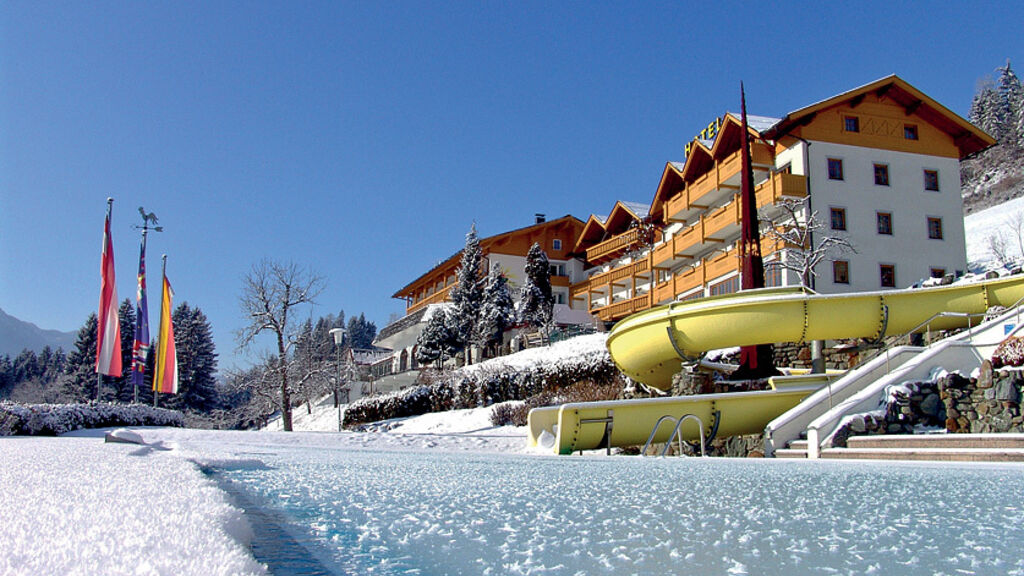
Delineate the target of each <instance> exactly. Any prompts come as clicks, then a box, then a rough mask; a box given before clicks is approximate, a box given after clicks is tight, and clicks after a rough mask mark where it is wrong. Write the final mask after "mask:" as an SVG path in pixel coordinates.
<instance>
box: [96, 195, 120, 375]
mask: <svg viewBox="0 0 1024 576" xmlns="http://www.w3.org/2000/svg"><path fill="white" fill-rule="evenodd" d="M102 275H103V280H102V282H101V283H100V312H99V318H98V324H99V325H98V327H97V333H96V373H97V374H103V375H106V376H120V375H121V324H120V322H118V318H117V286H116V285H115V283H114V245H113V243H112V242H111V240H110V205H109V204H108V206H107V219H106V223H105V225H104V228H103V272H102Z"/></svg>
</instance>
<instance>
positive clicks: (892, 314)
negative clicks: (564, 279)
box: [608, 275, 1024, 440]
mask: <svg viewBox="0 0 1024 576" xmlns="http://www.w3.org/2000/svg"><path fill="white" fill-rule="evenodd" d="M1022 298H1024V275H1018V276H1012V277H1009V278H999V279H995V280H988V281H985V282H978V283H972V284H959V285H953V286H939V287H934V288H920V289H908V290H890V291H885V292H861V293H855V294H829V295H822V294H814V293H811V292H809V291H806V290H804V289H802V288H784V289H777V288H775V289H766V290H757V291H748V292H741V293H736V294H729V295H726V296H717V297H712V298H706V299H702V300H695V301H691V302H676V303H673V304H668V305H665V306H659V307H658V308H653V309H651V310H648V311H646V312H641V313H638V314H634V315H633V316H630V317H628V318H626V319H624V320H622V321H620V322H619V323H618V324H616V325H615V327H614V328H613V329H612V331H611V333H610V334H609V336H608V351H609V352H610V353H611V356H612V360H614V361H615V364H616V365H617V366H618V367H619V369H620V370H621V371H622V372H623V373H624V374H626V375H627V376H629V377H630V378H632V379H633V380H636V381H638V382H643V383H644V384H647V385H649V386H653V387H656V388H659V389H662V390H667V389H668V388H669V387H670V386H671V384H672V376H673V375H674V374H676V373H677V372H679V369H680V360H682V358H681V357H680V354H683V355H685V356H687V357H697V356H699V355H700V354H702V353H703V352H706V351H708V350H715V349H719V348H728V347H732V346H749V345H755V344H774V343H776V342H808V341H812V340H836V339H843V338H871V339H880V338H882V337H884V336H886V335H893V334H904V333H906V332H908V331H910V330H914V329H916V328H918V327H919V326H920V325H921V324H922V323H923V322H926V321H927V320H928V319H929V318H932V317H933V316H934V315H936V314H938V313H940V312H952V313H961V314H963V315H962V316H959V317H942V318H936V319H935V320H934V321H932V322H931V324H930V326H929V328H930V329H931V330H948V329H951V328H961V327H965V326H967V325H968V323H969V322H971V320H970V318H968V317H967V316H966V315H967V314H981V313H984V312H985V311H987V310H988V309H989V308H990V307H992V306H1007V307H1008V306H1013V305H1014V304H1016V303H1017V302H1019V301H1020V300H1021V299H1022ZM975 323H977V322H976V321H975ZM776 415H778V414H776ZM655 418H657V417H655ZM649 425H651V426H653V421H652V422H651V423H650V424H649ZM762 429H763V426H762ZM760 431H761V430H758V431H757V432H760ZM648 433H650V430H649V429H648ZM644 440H646V437H645V438H644Z"/></svg>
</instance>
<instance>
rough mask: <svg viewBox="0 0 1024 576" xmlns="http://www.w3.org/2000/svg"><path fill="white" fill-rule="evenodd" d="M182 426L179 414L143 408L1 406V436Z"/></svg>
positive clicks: (103, 404) (95, 404) (93, 404)
mask: <svg viewBox="0 0 1024 576" xmlns="http://www.w3.org/2000/svg"><path fill="white" fill-rule="evenodd" d="M184 425H185V419H184V417H183V416H182V414H181V412H175V411H174V410H166V409H164V408H153V407H152V406H146V405H144V404H111V403H109V402H89V403H87V404H16V403H14V402H0V436H18V435H24V436H56V435H58V434H64V433H66V432H71V431H72V430H78V429H80V428H108V427H111V426H177V427H181V426H184Z"/></svg>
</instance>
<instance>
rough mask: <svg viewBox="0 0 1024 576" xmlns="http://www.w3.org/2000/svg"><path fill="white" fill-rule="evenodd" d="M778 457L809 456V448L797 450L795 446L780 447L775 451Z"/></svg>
mask: <svg viewBox="0 0 1024 576" xmlns="http://www.w3.org/2000/svg"><path fill="white" fill-rule="evenodd" d="M775 457H776V458H807V450H796V449H793V448H779V449H778V450H776V451H775Z"/></svg>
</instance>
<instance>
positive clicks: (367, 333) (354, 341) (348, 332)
mask: <svg viewBox="0 0 1024 576" xmlns="http://www.w3.org/2000/svg"><path fill="white" fill-rule="evenodd" d="M376 337H377V325H376V324H374V323H373V322H370V321H369V320H367V319H366V316H365V315H364V314H362V313H360V314H359V316H353V317H351V318H349V319H348V327H347V328H346V329H345V347H347V348H352V349H355V350H365V349H367V348H372V347H373V339H374V338H376Z"/></svg>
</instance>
